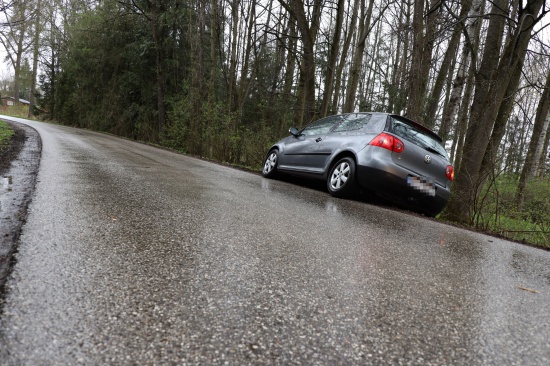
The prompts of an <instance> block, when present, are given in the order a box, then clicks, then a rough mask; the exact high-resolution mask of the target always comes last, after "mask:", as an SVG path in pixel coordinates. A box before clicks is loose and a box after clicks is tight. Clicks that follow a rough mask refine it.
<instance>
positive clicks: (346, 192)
mask: <svg viewBox="0 0 550 366" xmlns="http://www.w3.org/2000/svg"><path fill="white" fill-rule="evenodd" d="M327 188H328V191H329V193H330V194H331V195H333V196H334V197H349V196H351V195H352V193H354V192H355V161H354V160H353V159H352V158H350V157H344V158H342V159H340V160H338V161H337V162H336V164H334V165H333V166H332V168H331V169H330V173H329V175H328V179H327Z"/></svg>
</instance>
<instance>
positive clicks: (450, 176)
mask: <svg viewBox="0 0 550 366" xmlns="http://www.w3.org/2000/svg"><path fill="white" fill-rule="evenodd" d="M445 175H446V176H447V178H448V179H449V180H450V181H451V182H452V181H453V180H454V179H455V171H454V169H453V166H452V165H447V169H445Z"/></svg>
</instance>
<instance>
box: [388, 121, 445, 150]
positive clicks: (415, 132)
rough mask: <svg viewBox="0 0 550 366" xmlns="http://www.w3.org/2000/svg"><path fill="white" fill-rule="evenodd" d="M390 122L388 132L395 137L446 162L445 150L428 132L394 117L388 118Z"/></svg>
mask: <svg viewBox="0 0 550 366" xmlns="http://www.w3.org/2000/svg"><path fill="white" fill-rule="evenodd" d="M390 121H391V123H390V129H389V132H391V133H393V134H394V135H397V136H398V137H401V138H404V139H406V140H409V141H411V142H413V143H415V144H416V145H418V146H420V147H422V148H424V149H426V150H429V151H433V152H435V153H437V154H439V155H441V156H444V157H445V158H446V159H447V160H448V159H449V156H448V155H447V151H445V148H444V147H443V146H442V145H441V143H440V142H439V141H438V140H437V139H436V138H435V137H433V136H431V135H430V134H429V133H428V132H426V131H424V130H423V129H421V128H418V127H417V126H415V125H414V124H411V123H408V122H407V121H405V120H400V119H397V118H395V117H390Z"/></svg>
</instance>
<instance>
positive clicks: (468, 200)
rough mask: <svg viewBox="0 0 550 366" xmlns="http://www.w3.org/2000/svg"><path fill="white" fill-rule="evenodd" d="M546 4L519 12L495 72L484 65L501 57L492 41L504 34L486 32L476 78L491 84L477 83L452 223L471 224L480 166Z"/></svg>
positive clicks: (536, 2) (535, 0) (537, 0)
mask: <svg viewBox="0 0 550 366" xmlns="http://www.w3.org/2000/svg"><path fill="white" fill-rule="evenodd" d="M496 3H497V2H496V1H495V4H496ZM543 3H544V0H530V1H528V3H527V6H526V7H525V8H523V9H521V11H520V12H519V17H520V22H519V24H520V27H518V28H516V29H515V30H514V32H513V37H514V38H515V41H514V42H512V43H510V44H509V45H507V46H506V47H505V49H504V52H503V55H502V57H501V58H500V62H499V63H498V67H497V68H493V69H484V63H485V61H486V58H487V57H490V58H498V56H497V55H498V54H499V47H496V46H495V45H494V44H493V43H492V42H490V40H491V39H492V37H495V36H496V37H499V36H500V37H501V35H498V34H496V35H495V34H493V33H490V32H489V31H488V33H487V34H488V37H487V47H488V48H487V50H486V51H485V52H484V59H483V62H482V66H481V69H480V72H479V73H478V77H477V79H478V80H479V79H481V78H488V80H490V83H488V84H489V85H487V86H484V85H482V84H479V83H478V86H477V87H476V94H475V96H474V101H473V104H472V108H471V114H470V119H471V123H470V125H469V126H468V130H467V133H466V140H465V144H466V145H467V146H468V147H469V148H468V149H467V150H465V151H464V156H463V159H462V164H461V167H460V170H459V172H458V174H457V178H456V180H455V182H454V187H453V191H454V192H453V196H452V197H451V200H450V201H449V204H448V206H447V209H446V212H445V216H446V217H447V218H448V219H450V220H453V221H458V222H463V223H468V222H469V221H470V219H471V217H472V210H473V208H474V202H475V200H476V198H477V194H478V188H479V186H478V183H479V174H480V169H481V164H482V160H483V156H484V155H485V151H486V149H487V145H488V144H489V138H490V136H491V132H492V130H493V127H494V121H495V118H496V115H497V113H498V110H499V109H500V106H501V104H502V101H503V98H504V96H505V93H506V90H507V89H508V84H509V83H510V81H511V78H512V73H513V70H514V69H515V68H516V67H518V66H519V65H520V64H521V61H522V60H521V55H522V54H523V52H518V51H520V50H523V49H525V48H527V45H528V43H529V41H530V39H531V31H532V28H533V26H534V25H535V24H536V22H537V17H538V14H539V12H540V9H541V7H542V4H543ZM489 27H491V26H489ZM500 39H502V38H500ZM491 47H494V48H491ZM478 88H479V89H478Z"/></svg>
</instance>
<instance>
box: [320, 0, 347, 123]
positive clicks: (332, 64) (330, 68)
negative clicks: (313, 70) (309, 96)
mask: <svg viewBox="0 0 550 366" xmlns="http://www.w3.org/2000/svg"><path fill="white" fill-rule="evenodd" d="M344 5H345V1H344V0H338V4H337V13H336V24H335V25H334V36H333V37H332V43H331V46H330V56H329V62H328V65H327V71H326V76H325V90H324V93H323V102H322V104H321V109H320V111H319V116H320V117H325V116H326V115H327V112H328V106H329V104H330V102H331V97H332V91H333V87H334V71H335V68H336V61H337V60H338V52H339V51H340V38H341V35H342V22H343V19H344Z"/></svg>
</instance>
